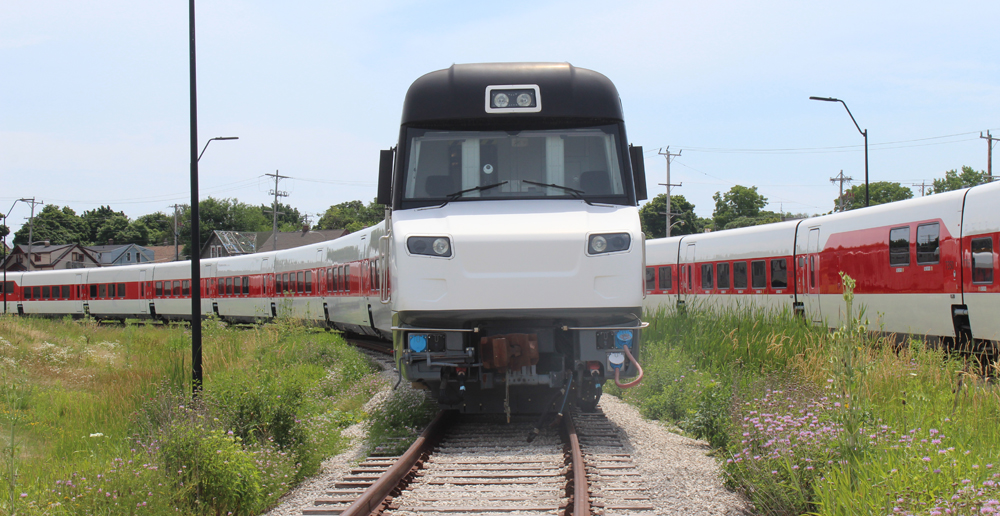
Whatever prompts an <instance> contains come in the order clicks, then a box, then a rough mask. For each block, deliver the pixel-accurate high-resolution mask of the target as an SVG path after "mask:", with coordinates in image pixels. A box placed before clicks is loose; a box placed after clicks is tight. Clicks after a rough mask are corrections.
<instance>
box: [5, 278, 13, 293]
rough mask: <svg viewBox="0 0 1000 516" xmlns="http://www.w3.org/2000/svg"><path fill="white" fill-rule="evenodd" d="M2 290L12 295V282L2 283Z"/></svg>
mask: <svg viewBox="0 0 1000 516" xmlns="http://www.w3.org/2000/svg"><path fill="white" fill-rule="evenodd" d="M4 288H5V289H6V290H7V293H8V294H13V293H14V282H13V281H8V282H5V283H4Z"/></svg>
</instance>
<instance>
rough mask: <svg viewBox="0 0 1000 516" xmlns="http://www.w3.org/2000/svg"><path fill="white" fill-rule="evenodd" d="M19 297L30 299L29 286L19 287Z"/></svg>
mask: <svg viewBox="0 0 1000 516" xmlns="http://www.w3.org/2000/svg"><path fill="white" fill-rule="evenodd" d="M21 297H23V298H24V299H31V287H24V288H23V289H21Z"/></svg>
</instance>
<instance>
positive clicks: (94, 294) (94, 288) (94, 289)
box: [90, 285, 97, 299]
mask: <svg viewBox="0 0 1000 516" xmlns="http://www.w3.org/2000/svg"><path fill="white" fill-rule="evenodd" d="M90 299H97V285H91V286H90Z"/></svg>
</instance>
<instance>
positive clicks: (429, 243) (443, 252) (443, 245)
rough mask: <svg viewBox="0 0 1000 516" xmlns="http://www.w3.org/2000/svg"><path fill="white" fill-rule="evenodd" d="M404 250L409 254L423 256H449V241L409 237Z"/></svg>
mask: <svg viewBox="0 0 1000 516" xmlns="http://www.w3.org/2000/svg"><path fill="white" fill-rule="evenodd" d="M406 249H407V250H408V251H410V254H422V255H425V256H440V257H442V258H447V257H449V256H451V240H450V239H449V238H448V237H416V236H415V237H410V238H407V239H406Z"/></svg>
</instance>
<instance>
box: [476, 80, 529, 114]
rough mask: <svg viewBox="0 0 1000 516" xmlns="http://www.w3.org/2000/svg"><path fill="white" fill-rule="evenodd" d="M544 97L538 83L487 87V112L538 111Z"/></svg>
mask: <svg viewBox="0 0 1000 516" xmlns="http://www.w3.org/2000/svg"><path fill="white" fill-rule="evenodd" d="M541 110H542V97H541V95H540V92H539V89H538V85H537V84H509V85H499V86H487V87H486V112H487V113H538V112H540V111H541Z"/></svg>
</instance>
